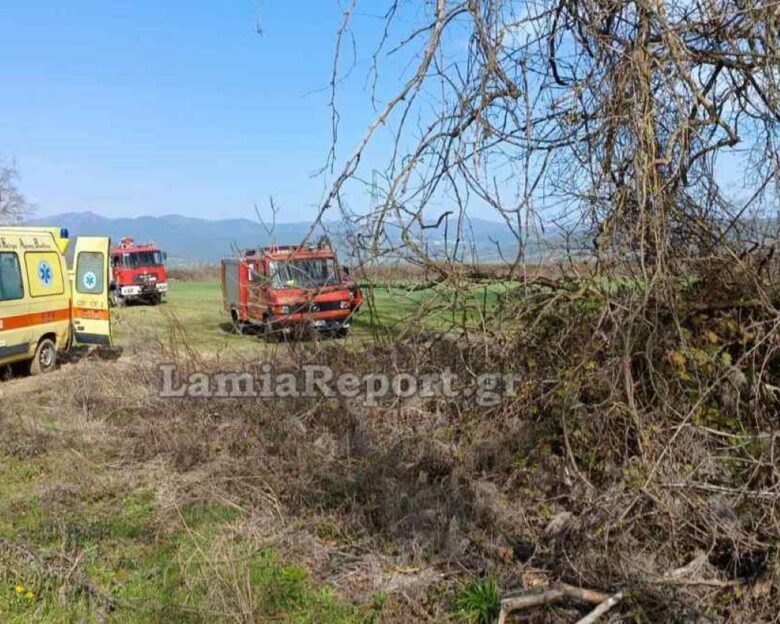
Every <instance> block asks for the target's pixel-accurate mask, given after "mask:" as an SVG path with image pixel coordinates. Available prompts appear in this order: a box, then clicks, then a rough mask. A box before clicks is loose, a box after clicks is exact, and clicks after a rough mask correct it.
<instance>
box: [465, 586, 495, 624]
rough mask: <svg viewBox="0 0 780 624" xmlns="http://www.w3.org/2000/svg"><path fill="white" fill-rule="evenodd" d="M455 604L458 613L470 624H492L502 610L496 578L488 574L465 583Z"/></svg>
mask: <svg viewBox="0 0 780 624" xmlns="http://www.w3.org/2000/svg"><path fill="white" fill-rule="evenodd" d="M454 606H455V611H456V613H457V614H458V615H459V616H460V617H461V618H462V619H463V621H465V622H469V624H491V623H492V622H494V621H495V619H496V618H497V617H498V613H499V611H500V610H501V598H500V596H499V591H498V584H497V583H496V579H495V578H494V577H492V576H488V577H485V578H482V579H478V580H475V581H472V582H470V583H467V584H465V585H463V586H462V587H461V588H460V590H459V592H458V596H457V597H456V598H455V605H454Z"/></svg>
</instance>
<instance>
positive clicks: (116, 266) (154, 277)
mask: <svg viewBox="0 0 780 624" xmlns="http://www.w3.org/2000/svg"><path fill="white" fill-rule="evenodd" d="M165 259H166V256H165V252H163V251H160V248H159V247H158V246H157V245H155V244H154V243H144V244H136V243H135V241H134V240H133V239H132V238H130V237H129V236H125V237H124V238H123V239H122V240H121V241H120V242H119V245H118V246H116V247H114V248H113V249H112V250H111V272H112V280H111V303H112V304H113V305H115V306H120V305H124V304H125V302H127V301H142V302H145V303H150V304H152V305H156V304H158V303H160V302H161V301H162V299H163V297H164V296H165V293H166V292H168V274H167V272H166V270H165Z"/></svg>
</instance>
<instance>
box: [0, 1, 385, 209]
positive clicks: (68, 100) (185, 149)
mask: <svg viewBox="0 0 780 624" xmlns="http://www.w3.org/2000/svg"><path fill="white" fill-rule="evenodd" d="M362 19H363V23H364V24H365V26H364V27H363V28H365V29H366V30H370V29H371V25H372V24H373V23H376V24H379V23H380V22H379V20H377V19H375V18H374V17H372V16H369V15H366V14H363V16H362ZM340 20H341V11H340V8H339V5H338V3H337V2H336V1H335V0H303V1H298V2H279V1H278V0H262V1H261V2H258V1H257V0H254V1H253V0H220V1H213V0H212V1H210V2H205V1H202V0H187V1H183V0H166V1H165V2H155V1H151V0H136V1H131V0H73V1H71V2H59V1H58V2H54V1H51V0H38V1H35V2H32V1H28V2H18V1H12V2H7V3H5V4H4V6H3V10H2V12H0V32H2V33H3V36H2V37H0V75H2V76H3V82H2V85H3V88H2V91H3V96H2V97H0V137H1V138H0V157H2V159H3V160H4V161H5V162H6V163H7V162H10V161H12V160H13V161H15V163H16V166H17V168H18V170H19V173H20V176H21V188H22V190H23V192H24V193H25V194H26V195H27V197H28V199H29V200H31V201H32V202H34V203H35V204H36V205H37V214H38V215H39V216H46V215H50V214H56V213H61V212H66V211H81V210H91V211H94V212H97V213H99V214H103V215H106V216H135V215H142V214H166V213H180V214H186V215H189V216H198V217H206V218H223V217H239V216H244V217H253V215H254V212H253V208H252V204H253V202H258V203H259V204H260V205H267V202H268V196H269V195H270V194H273V195H274V197H275V199H276V200H277V201H278V203H279V204H280V205H281V207H282V213H281V215H280V217H279V219H280V221H294V220H301V219H307V218H311V217H312V216H313V215H314V214H315V208H314V206H315V205H316V203H317V201H318V200H319V199H320V198H321V196H322V193H323V189H324V185H325V181H324V180H323V178H322V177H316V178H315V177H312V174H313V173H314V172H315V171H316V170H318V169H319V168H320V167H321V166H322V165H323V163H324V161H325V158H326V155H327V151H328V147H329V144H330V112H329V109H328V107H327V104H328V99H329V93H328V91H327V86H328V81H329V77H330V71H331V64H332V55H333V49H334V45H335V34H336V31H337V28H338V25H339V23H340ZM258 21H259V23H260V26H261V28H262V31H263V34H262V36H261V35H259V34H258V33H257V30H256V27H257V24H258ZM360 53H362V52H361V51H359V54H360ZM369 53H370V50H368V49H366V50H365V54H366V55H368V54H369ZM399 74H400V72H399ZM358 78H359V79H358ZM364 82H365V71H363V72H362V73H361V75H360V76H359V77H356V78H355V79H354V80H351V81H348V82H347V83H345V85H344V86H343V89H342V92H341V96H340V97H341V104H342V111H341V112H342V118H343V120H344V121H343V123H342V129H343V134H342V137H341V138H342V139H343V143H342V144H341V150H342V154H341V155H342V156H343V155H346V152H347V150H348V148H349V147H351V145H352V143H353V142H354V140H356V139H357V137H358V135H359V134H360V131H362V130H364V129H365V126H366V123H367V122H368V121H369V118H370V115H371V109H370V107H369V106H367V94H366V92H365V89H364V88H363V84H364Z"/></svg>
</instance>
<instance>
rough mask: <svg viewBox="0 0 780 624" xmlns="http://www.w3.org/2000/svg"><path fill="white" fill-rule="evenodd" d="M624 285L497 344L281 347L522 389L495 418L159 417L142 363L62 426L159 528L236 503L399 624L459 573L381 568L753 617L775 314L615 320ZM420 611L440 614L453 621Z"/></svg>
mask: <svg viewBox="0 0 780 624" xmlns="http://www.w3.org/2000/svg"><path fill="white" fill-rule="evenodd" d="M620 284H622V286H620V288H618V289H614V288H611V287H605V285H604V284H601V283H599V282H594V283H588V284H583V283H577V284H574V283H571V282H569V281H564V282H561V287H560V288H559V289H554V288H546V287H545V288H536V287H535V289H531V290H530V291H528V293H527V294H526V296H525V297H523V298H512V297H508V298H507V299H506V301H505V302H504V303H503V306H504V308H503V311H502V312H500V313H501V314H505V315H507V316H509V317H511V318H513V319H514V323H513V325H512V332H511V333H507V334H504V335H501V336H496V337H494V338H492V339H489V340H488V339H487V337H484V336H483V337H480V339H479V340H478V339H467V338H461V339H450V337H449V335H444V336H439V338H441V339H437V337H436V335H435V334H434V335H431V334H427V335H426V342H424V343H422V342H417V341H410V340H407V341H405V342H397V341H396V342H394V341H387V340H385V341H382V342H381V343H376V344H366V345H363V347H361V349H360V350H356V349H354V348H351V347H347V348H344V347H343V346H342V345H340V344H339V343H337V342H335V341H334V342H328V341H325V342H293V343H292V344H290V345H289V346H287V347H285V349H283V350H279V351H277V352H276V353H277V358H278V359H277V361H276V364H277V366H278V368H277V370H279V369H281V368H283V369H285V370H289V371H292V372H300V368H301V366H302V365H303V364H327V365H329V366H331V367H332V368H333V369H334V372H335V373H336V374H338V373H341V372H353V373H357V374H363V373H373V372H378V371H381V372H388V373H389V372H392V371H404V372H411V373H413V374H417V375H420V374H423V373H430V372H436V371H442V370H444V369H445V368H449V369H451V370H452V371H453V372H455V373H456V374H457V375H458V376H459V378H460V379H461V380H464V381H466V382H468V383H471V382H472V381H473V379H474V377H475V376H476V375H478V374H480V373H482V372H512V373H516V374H519V375H520V382H519V383H518V385H517V387H516V393H515V396H511V397H505V398H504V399H503V400H502V401H501V402H500V403H499V404H497V405H493V406H489V407H480V406H478V405H476V404H475V403H474V402H473V401H471V400H469V399H464V398H462V397H458V398H446V397H434V398H428V399H420V398H416V397H412V398H409V399H404V400H391V399H388V400H386V401H384V402H382V403H380V405H378V406H374V407H366V406H363V405H362V404H361V403H360V402H359V401H356V400H347V399H338V400H335V399H275V400H235V399H202V400H201V399H198V400H193V399H186V400H185V399H173V400H163V399H161V398H159V397H157V396H156V393H155V392H156V387H157V382H158V379H157V375H156V364H157V363H158V362H159V361H160V360H161V359H165V360H168V358H169V356H170V354H169V353H165V354H164V355H161V354H160V353H155V352H154V351H150V352H149V353H147V356H146V358H145V359H143V360H141V359H139V358H136V357H133V358H130V359H129V360H128V361H126V362H124V363H123V362H122V361H121V360H120V361H119V362H116V363H108V362H100V361H96V362H86V363H83V364H82V365H79V366H76V367H72V368H71V369H70V370H69V371H68V375H69V380H70V384H69V385H70V386H71V387H72V388H73V391H72V392H71V393H69V394H67V395H66V396H65V397H62V398H60V399H59V401H60V412H59V413H60V414H61V416H60V418H61V419H67V418H72V419H73V425H74V427H75V431H77V432H80V433H81V434H82V435H83V436H85V438H87V439H89V441H90V442H91V443H92V444H93V450H95V449H98V450H99V451H100V453H101V454H102V456H103V457H104V458H106V461H109V462H110V463H112V465H116V466H121V467H122V470H123V472H124V474H125V475H126V476H127V478H129V479H133V480H134V482H136V483H137V482H139V481H143V480H147V483H153V484H154V487H155V488H156V489H157V491H158V501H159V502H160V503H162V504H163V508H164V509H163V512H164V513H162V515H161V521H162V522H174V521H175V517H176V514H175V510H176V509H177V508H180V507H181V506H182V505H186V504H190V503H192V502H199V503H206V502H208V501H220V502H221V503H224V504H229V505H231V506H233V505H235V506H237V507H238V508H240V509H242V510H243V512H244V513H245V514H246V516H247V518H248V519H249V520H248V521H247V523H246V524H245V525H244V527H243V529H242V530H243V531H246V533H245V534H246V535H250V536H253V539H255V538H257V536H258V535H262V536H265V538H264V539H265V540H266V541H264V542H263V544H264V545H268V546H275V547H277V548H279V549H280V550H281V552H283V553H295V555H296V556H297V557H303V558H304V561H306V562H307V563H308V564H309V565H310V567H311V569H312V572H313V574H314V576H315V577H316V578H318V579H321V580H325V581H332V582H337V583H338V586H339V589H340V590H341V591H343V592H345V593H347V594H350V595H352V596H356V597H360V598H365V597H366V596H367V595H368V593H369V592H373V591H377V590H380V589H386V590H392V588H393V587H402V588H403V591H400V590H399V592H398V593H397V594H394V598H393V600H398V601H400V602H399V603H398V604H396V607H397V608H398V609H399V610H398V613H400V614H402V615H399V621H400V620H403V619H404V618H405V617H406V618H408V617H411V616H410V614H414V617H420V614H419V609H420V608H421V605H422V604H423V603H422V602H421V601H424V600H426V601H427V598H425V596H426V595H427V592H428V588H429V587H430V586H432V585H437V584H442V583H443V584H444V585H445V586H447V585H449V584H450V581H449V580H447V579H451V578H452V576H447V577H445V579H444V580H442V577H441V576H435V575H433V576H432V575H429V574H424V573H423V572H420V574H419V575H413V576H412V577H410V578H409V579H407V580H409V582H410V583H411V585H414V587H415V589H414V590H412V589H411V588H410V586H409V585H405V584H403V583H401V584H400V585H399V581H398V579H397V578H395V577H394V576H393V575H392V574H389V572H388V570H392V569H395V568H397V567H401V568H404V569H406V568H411V569H419V570H430V566H441V569H445V570H450V571H452V572H453V573H455V572H457V574H459V575H460V574H464V573H468V574H480V573H483V572H485V571H490V572H491V573H494V574H496V575H497V576H498V578H499V580H500V583H501V586H502V589H503V590H504V591H505V592H506V591H512V590H520V589H524V588H526V587H530V586H533V585H534V584H535V583H538V582H539V581H538V580H537V581H532V580H529V579H539V578H541V579H545V581H544V582H551V581H555V580H560V581H566V582H570V583H574V584H578V585H583V586H588V587H591V588H594V589H599V590H602V591H605V592H612V591H616V590H624V591H627V592H629V595H630V599H627V601H626V603H625V605H624V609H626V612H628V611H631V610H633V611H634V612H635V613H637V614H638V616H637V617H639V618H640V620H641V621H662V620H666V621H681V620H684V619H685V618H686V617H687V618H694V619H695V618H697V617H701V616H702V614H704V613H717V614H718V615H719V616H720V617H722V618H723V620H724V621H734V622H737V621H740V618H741V617H743V616H744V614H745V613H749V614H750V617H751V618H752V619H755V620H759V619H761V618H763V617H768V616H770V615H771V614H772V613H774V607H773V605H774V604H776V599H777V592H778V580H780V577H779V576H778V572H777V570H778V552H777V546H776V536H777V534H778V533H780V527H779V526H778V519H777V511H778V491H780V490H779V489H778V488H779V486H780V482H779V481H778V477H780V473H779V472H778V468H779V467H778V460H777V450H776V448H775V446H776V440H777V436H776V429H777V423H776V418H777V400H778V393H777V391H776V388H777V387H779V386H780V380H778V374H779V373H780V368H779V367H780V359H778V346H779V345H778V333H777V331H776V324H777V320H776V319H775V317H774V316H773V315H772V314H771V313H769V312H768V311H767V309H766V308H765V307H752V308H750V307H747V308H732V309H720V308H717V309H704V308H703V307H702V306H700V305H699V304H700V302H701V300H700V299H698V298H697V297H699V293H701V292H706V288H704V289H703V288H702V287H701V286H695V287H691V289H690V290H689V291H686V292H684V293H681V294H680V297H681V300H682V301H683V304H681V305H680V307H678V308H677V310H675V311H674V312H672V311H671V310H670V309H669V308H668V307H665V306H662V305H660V304H659V305H655V306H653V305H652V304H651V305H649V306H648V307H647V308H646V309H645V311H644V312H643V314H642V315H639V316H635V317H633V318H632V319H631V320H630V322H628V321H627V320H626V318H625V317H624V316H623V311H624V310H631V309H635V308H634V307H633V303H631V302H633V301H634V300H635V299H636V298H637V297H640V296H641V292H638V291H637V290H636V288H635V287H634V286H635V285H634V286H632V285H631V283H630V282H626V281H621V282H620ZM754 298H755V297H754ZM627 302H628V303H631V305H627ZM648 319H652V321H653V322H649V320H648ZM187 353H188V352H187V350H186V349H183V350H180V351H179V352H178V353H177V358H178V362H179V364H180V366H181V370H182V372H183V373H184V374H186V373H187V372H189V371H191V370H202V371H204V372H209V371H217V370H224V369H225V368H230V367H232V366H235V368H237V369H240V370H248V371H255V372H256V371H257V363H252V362H241V361H235V362H231V363H226V362H225V361H220V362H212V361H208V360H204V359H203V358H201V357H199V358H198V359H197V360H194V359H190V358H189V356H188V355H187ZM118 367H121V375H119V374H117V368H118ZM120 378H121V388H120V387H119V381H120ZM128 388H131V389H132V391H130V392H127V389H128ZM66 415H67V416H66ZM119 416H121V417H119ZM98 431H99V435H98ZM307 553H308V555H307ZM307 557H308V558H307ZM689 563H691V564H695V565H693V566H692V567H690V568H686V567H685V566H686V565H687V564H689ZM440 589H441V588H440ZM404 594H405V595H406V596H410V595H414V596H416V597H417V598H415V600H414V601H411V602H408V601H406V599H404V598H403V595H404ZM239 598H241V596H240V594H236V595H235V596H232V597H230V596H228V597H226V598H225V599H226V600H233V599H235V600H239ZM425 604H426V606H425V607H424V610H426V611H427V613H428V614H429V615H430V614H433V615H434V616H436V617H438V615H441V613H442V609H446V608H447V602H446V601H441V600H439V601H434V603H433V604H431V603H428V602H426V603H425ZM399 605H400V606H399ZM239 606H240V605H238V603H236V604H234V605H232V606H230V608H231V609H238V611H241V612H247V613H248V612H249V611H251V609H249V611H246V610H245V609H244V607H241V608H240V609H239ZM396 607H394V608H396ZM226 608H227V607H226ZM247 608H248V607H247ZM562 613H568V612H562ZM437 614H438V615H437ZM560 617H561V618H562V619H561V621H566V618H568V617H572V615H571V613H569V614H568V615H561V616H560Z"/></svg>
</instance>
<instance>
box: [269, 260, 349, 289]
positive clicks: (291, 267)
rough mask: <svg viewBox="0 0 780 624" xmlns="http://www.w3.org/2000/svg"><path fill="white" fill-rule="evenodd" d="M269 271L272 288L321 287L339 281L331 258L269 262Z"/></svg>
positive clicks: (334, 262)
mask: <svg viewBox="0 0 780 624" xmlns="http://www.w3.org/2000/svg"><path fill="white" fill-rule="evenodd" d="M270 272H271V286H272V287H273V288H323V287H324V286H331V285H333V284H338V283H339V278H338V272H337V270H336V261H335V260H333V259H332V258H328V259H320V258H315V259H311V260H287V261H284V262H279V261H277V262H271V263H270Z"/></svg>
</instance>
